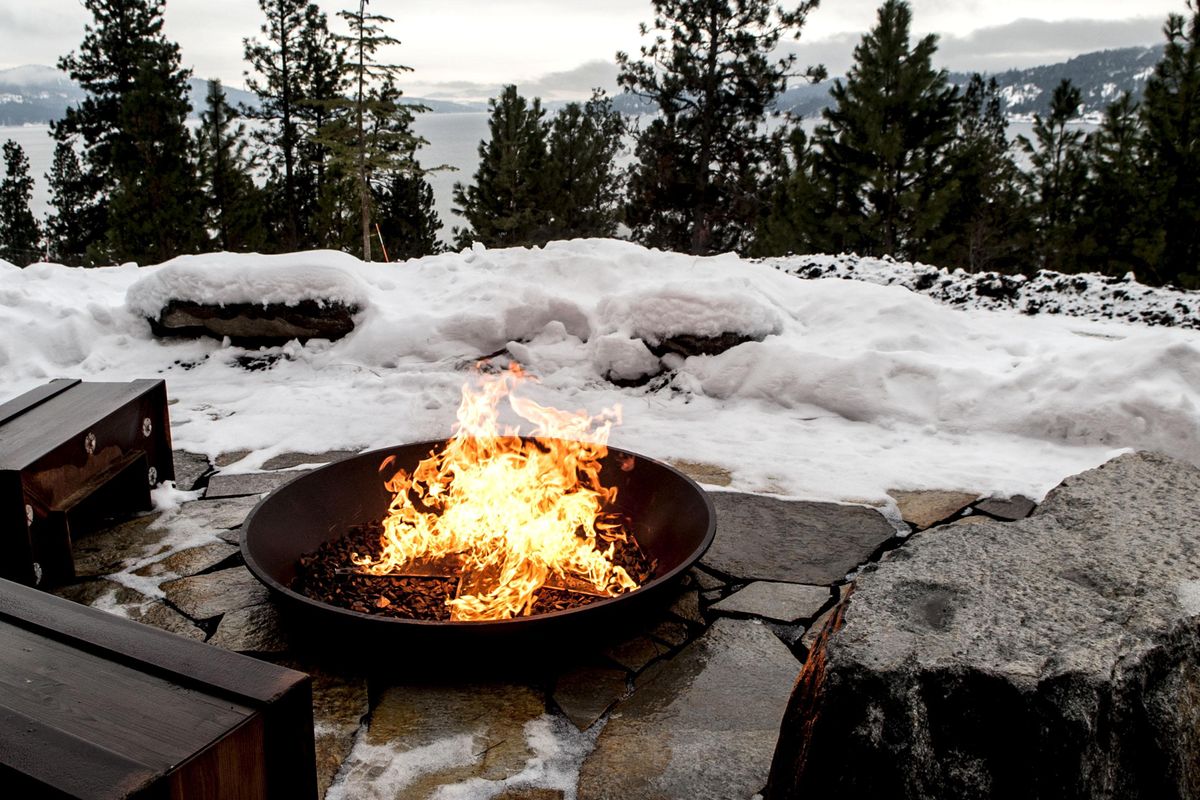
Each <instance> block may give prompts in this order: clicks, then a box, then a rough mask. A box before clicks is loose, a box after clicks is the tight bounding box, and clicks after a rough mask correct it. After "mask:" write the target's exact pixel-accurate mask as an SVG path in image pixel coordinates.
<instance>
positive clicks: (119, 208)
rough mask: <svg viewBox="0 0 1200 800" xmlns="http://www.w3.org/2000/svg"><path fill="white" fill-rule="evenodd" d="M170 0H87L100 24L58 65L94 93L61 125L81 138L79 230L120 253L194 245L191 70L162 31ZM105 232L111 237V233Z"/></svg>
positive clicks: (147, 254) (138, 254) (63, 138)
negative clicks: (188, 122) (85, 226)
mask: <svg viewBox="0 0 1200 800" xmlns="http://www.w3.org/2000/svg"><path fill="white" fill-rule="evenodd" d="M164 5H165V0H84V6H85V7H86V8H87V9H88V11H89V12H91V14H92V18H93V24H92V25H89V26H87V27H86V28H85V33H84V38H83V42H82V44H81V45H80V49H79V51H78V52H77V53H76V52H72V53H71V54H69V55H67V56H65V57H64V58H62V59H60V60H59V68H60V69H62V70H63V71H65V72H67V73H68V74H69V75H70V76H71V78H72V79H74V80H75V81H77V82H78V83H79V85H80V87H81V88H82V89H83V90H84V92H85V93H86V97H85V99H84V100H83V101H82V102H81V103H79V104H78V105H77V106H73V107H71V108H68V109H67V113H66V115H65V116H64V118H63V119H62V120H61V121H59V122H58V123H56V124H55V125H54V126H53V133H54V136H55V138H56V139H57V140H58V141H59V142H69V141H72V140H73V139H74V138H75V137H79V138H80V139H81V140H82V143H83V147H84V164H85V168H84V169H83V170H82V171H81V176H80V182H81V187H80V189H79V191H78V192H77V193H76V194H77V196H78V197H81V198H87V202H88V203H89V204H90V205H93V207H92V208H89V209H87V210H86V213H82V214H81V215H80V217H79V219H80V221H83V222H88V223H91V224H92V225H93V227H92V228H91V229H89V230H86V231H81V232H80V234H79V235H80V237H81V238H82V239H83V240H84V241H87V242H88V244H89V246H90V247H92V248H94V249H97V250H98V251H108V254H109V256H110V257H113V258H117V259H127V258H135V259H138V260H148V259H150V260H164V259H167V258H170V257H172V256H174V255H177V254H178V253H181V252H187V251H189V250H191V249H192V248H193V247H194V246H195V244H196V242H197V240H198V238H199V233H200V229H199V213H198V205H197V195H196V187H195V182H194V170H193V168H192V165H191V163H190V152H189V145H190V139H189V136H188V134H187V129H186V128H185V127H184V120H185V118H186V117H187V114H188V111H189V110H190V106H189V104H188V100H187V89H188V86H187V79H188V75H189V72H188V71H187V70H184V69H182V68H181V67H180V65H179V48H178V46H177V45H176V44H175V43H174V42H171V41H168V40H167V39H166V37H165V36H164V35H163V32H162V24H163V20H162V14H163V7H164ZM102 239H103V241H102Z"/></svg>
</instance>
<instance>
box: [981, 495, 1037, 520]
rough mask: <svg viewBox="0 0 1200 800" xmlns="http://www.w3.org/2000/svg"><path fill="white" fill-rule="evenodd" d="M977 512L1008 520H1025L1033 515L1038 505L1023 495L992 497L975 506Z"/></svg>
mask: <svg viewBox="0 0 1200 800" xmlns="http://www.w3.org/2000/svg"><path fill="white" fill-rule="evenodd" d="M975 508H976V510H978V511H982V512H983V513H984V514H989V515H991V516H993V517H997V518H999V519H1006V520H1014V519H1024V518H1025V517H1028V516H1029V515H1030V514H1032V513H1033V510H1034V509H1035V508H1037V503H1035V502H1033V501H1032V500H1030V499H1029V498H1028V497H1024V496H1022V495H1019V494H1018V495H1015V496H1013V497H1007V498H1003V497H991V498H988V499H987V500H984V501H983V502H981V503H977V504H976V505H975Z"/></svg>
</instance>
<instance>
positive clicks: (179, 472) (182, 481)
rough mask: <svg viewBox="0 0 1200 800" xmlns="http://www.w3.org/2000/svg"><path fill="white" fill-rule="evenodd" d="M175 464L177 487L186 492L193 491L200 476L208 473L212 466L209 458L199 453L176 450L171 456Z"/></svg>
mask: <svg viewBox="0 0 1200 800" xmlns="http://www.w3.org/2000/svg"><path fill="white" fill-rule="evenodd" d="M171 456H172V460H173V461H174V462H175V486H176V487H178V488H180V489H183V490H184V491H191V490H192V488H193V487H195V485H196V481H198V480H199V479H200V476H201V475H203V474H204V473H206V472H208V470H209V467H210V466H211V465H210V464H209V463H208V456H204V455H200V454H199V453H189V452H188V451H187V450H176V451H175V452H173V453H172V454H171Z"/></svg>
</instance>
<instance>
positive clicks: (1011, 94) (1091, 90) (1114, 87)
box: [778, 45, 1163, 118]
mask: <svg viewBox="0 0 1200 800" xmlns="http://www.w3.org/2000/svg"><path fill="white" fill-rule="evenodd" d="M1162 54H1163V48H1162V45H1157V46H1155V47H1124V48H1121V49H1119V50H1100V51H1097V52H1094V53H1084V54H1083V55H1079V56H1075V57H1074V58H1072V59H1069V60H1067V61H1063V62H1060V63H1058V64H1047V65H1045V66H1041V67H1029V68H1027V69H1010V70H1007V71H1005V72H1000V73H996V74H994V75H992V76H989V77H994V78H995V79H996V82H997V83H998V84H999V85H1000V93H1001V95H1002V96H1003V97H1004V98H1005V101H1006V102H1007V108H1006V111H1007V113H1008V115H1009V116H1010V117H1014V118H1022V117H1025V118H1027V117H1031V116H1032V115H1034V114H1045V113H1046V112H1047V111H1048V110H1049V108H1050V95H1051V94H1053V92H1054V87H1055V86H1057V85H1058V84H1059V82H1060V81H1062V79H1063V78H1069V79H1070V81H1071V83H1073V84H1075V86H1077V87H1078V88H1079V90H1080V91H1081V92H1082V94H1083V107H1082V108H1081V110H1080V116H1083V117H1094V116H1098V115H1099V114H1102V113H1103V112H1104V108H1105V106H1107V105H1108V104H1109V103H1111V102H1112V101H1114V100H1116V99H1117V98H1118V97H1119V96H1120V95H1121V93H1122V92H1125V91H1129V92H1132V93H1133V96H1134V98H1135V99H1137V98H1140V97H1141V95H1142V90H1143V89H1144V88H1145V86H1146V79H1147V78H1149V77H1150V75H1151V74H1153V72H1154V66H1155V65H1156V64H1157V63H1158V62H1159V60H1160V59H1161V58H1162ZM970 79H971V73H969V72H951V73H950V81H951V83H955V84H957V85H959V86H965V85H966V84H967V82H968V81H969V80H970ZM832 86H833V81H832V80H828V81H823V82H822V83H818V84H812V85H799V86H794V87H793V88H791V89H788V91H787V93H786V94H784V95H783V97H781V98H780V101H779V103H778V106H779V108H780V110H784V111H789V112H791V113H792V114H795V115H797V116H802V117H813V116H816V115H818V114H820V113H821V110H822V109H824V108H825V107H826V106H828V105H829V104H830V98H829V89H830V88H831V87H832Z"/></svg>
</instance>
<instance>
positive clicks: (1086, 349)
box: [0, 240, 1200, 502]
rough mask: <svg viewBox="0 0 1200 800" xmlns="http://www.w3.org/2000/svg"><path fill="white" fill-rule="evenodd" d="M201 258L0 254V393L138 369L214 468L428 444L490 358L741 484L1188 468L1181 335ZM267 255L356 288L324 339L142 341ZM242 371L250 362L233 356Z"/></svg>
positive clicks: (531, 261)
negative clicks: (39, 259)
mask: <svg viewBox="0 0 1200 800" xmlns="http://www.w3.org/2000/svg"><path fill="white" fill-rule="evenodd" d="M204 258H205V259H206V260H205V261H204V263H205V264H209V265H211V272H209V273H206V272H205V270H203V269H199V268H197V266H198V265H199V264H200V262H197V261H194V260H191V261H189V260H177V261H176V262H175V263H168V264H166V265H161V266H151V267H145V268H138V267H136V266H135V265H132V264H129V265H124V266H119V267H111V268H103V269H90V270H85V269H70V268H67V267H62V266H57V265H50V264H39V265H34V266H31V267H28V268H26V269H17V268H16V267H13V266H11V265H7V264H3V263H0V385H3V386H4V387H5V394H7V395H15V394H17V393H20V392H23V391H26V390H28V389H31V388H33V387H35V386H37V385H40V384H42V383H44V382H45V381H47V380H49V379H51V378H54V377H63V376H73V377H79V378H84V379H86V380H108V381H115V380H120V381H123V380H130V379H133V378H139V377H162V378H165V379H166V380H167V385H168V392H169V394H170V396H171V397H172V399H173V400H174V401H175V402H174V404H173V405H172V406H171V418H172V436H173V438H174V442H175V445H176V446H177V447H180V448H185V449H188V450H193V451H197V452H202V453H208V454H212V455H215V454H217V453H220V452H230V451H234V450H249V451H251V454H250V455H249V456H247V457H246V458H245V459H244V460H243V461H241V462H240V463H239V464H238V465H237V467H236V469H245V470H249V469H254V468H256V467H257V466H259V465H261V464H262V463H263V462H264V461H265V460H266V459H267V458H269V457H271V456H273V455H275V454H278V453H281V452H285V451H302V452H321V451H322V450H327V449H352V448H366V447H379V446H385V445H389V444H396V443H399V442H404V441H417V440H422V439H428V438H437V437H441V436H446V435H448V434H449V433H450V430H451V427H452V425H453V422H454V416H455V408H456V406H457V403H458V398H459V392H460V388H461V386H462V384H463V382H464V381H465V380H467V379H468V378H469V376H470V373H471V367H472V365H473V364H474V363H476V362H477V361H478V360H479V359H481V358H485V357H491V358H492V360H493V363H494V364H503V363H506V362H508V361H511V360H517V361H520V362H521V363H522V364H523V365H524V366H525V367H527V369H528V370H529V372H531V373H532V374H533V375H534V376H536V378H537V382H536V383H534V384H531V385H528V386H526V387H525V388H524V389H522V391H524V392H526V393H527V394H528V396H530V397H531V398H533V399H535V400H537V401H539V402H542V403H545V404H549V405H556V406H559V407H564V408H569V409H581V408H582V409H587V410H589V411H591V412H593V413H595V412H598V411H600V410H602V409H603V408H606V407H609V406H612V405H615V404H619V405H620V406H622V408H623V418H624V424H623V425H622V426H621V427H620V428H618V429H617V430H616V431H615V433H614V436H613V444H615V445H617V446H620V447H626V448H629V449H631V450H634V451H639V452H642V453H645V454H647V455H649V456H652V457H657V458H662V459H686V460H689V461H699V462H706V463H709V464H714V465H717V466H719V467H723V468H724V469H726V470H728V471H729V472H730V473H731V476H732V485H733V487H735V488H739V489H745V490H751V491H760V492H771V493H776V494H780V495H785V496H795V497H808V498H823V499H834V500H857V501H875V502H884V494H885V492H886V491H887V490H888V489H890V488H903V489H917V488H928V487H937V488H943V489H962V490H966V491H972V492H979V493H981V494H982V493H999V494H1010V493H1023V494H1026V495H1029V496H1031V497H1035V498H1037V497H1041V496H1042V495H1043V494H1044V493H1045V492H1046V491H1047V490H1048V489H1049V488H1051V487H1052V486H1053V485H1055V484H1056V483H1058V482H1059V481H1060V480H1061V479H1062V478H1063V477H1064V476H1066V475H1069V474H1072V473H1075V472H1078V471H1080V470H1082V469H1085V468H1089V467H1092V466H1095V465H1097V464H1099V463H1101V462H1103V461H1105V460H1107V459H1108V458H1109V457H1111V456H1112V455H1114V454H1115V453H1116V452H1119V451H1120V450H1122V449H1124V448H1146V449H1153V450H1161V451H1164V452H1167V453H1170V454H1173V455H1175V456H1177V457H1181V458H1184V459H1187V460H1190V461H1192V462H1193V463H1200V377H1198V376H1200V333H1197V332H1196V331H1192V330H1184V329H1181V328H1150V327H1146V326H1144V325H1140V324H1129V323H1117V322H1097V321H1091V320H1086V319H1081V318H1071V317H1063V316H1048V315H1037V316H1030V315H1026V314H1022V313H1019V312H1018V311H1010V310H986V309H983V308H977V307H976V308H969V307H967V306H968V305H970V304H966V303H964V304H962V306H961V307H960V308H952V307H950V306H948V305H946V304H942V303H938V302H935V301H934V300H932V299H930V298H928V297H923V296H921V295H920V294H917V293H915V292H913V291H911V290H909V289H907V288H905V287H903V286H900V285H890V286H888V285H876V284H874V283H870V282H865V281H849V280H822V279H818V280H803V279H799V278H797V277H796V276H795V275H790V274H786V273H785V272H784V271H782V270H780V269H776V268H774V265H772V264H764V263H758V262H752V261H746V260H743V259H739V258H737V257H735V256H732V255H726V256H720V257H715V258H694V257H691V256H685V255H679V254H672V253H662V252H658V251H654V250H647V249H644V248H641V247H638V246H636V245H633V244H629V243H625V242H617V241H610V240H583V241H573V242H555V243H551V244H550V245H548V246H546V247H545V248H543V249H532V250H527V249H507V250H486V249H483V248H481V247H476V248H475V249H471V250H466V251H464V252H461V253H451V254H445V255H441V256H434V257H430V258H424V259H420V260H413V261H409V262H406V263H400V264H364V263H361V262H358V261H357V260H355V259H352V258H349V257H347V256H344V255H342V254H337V253H325V254H322V253H301V254H294V255H291V256H277V257H273V258H272V260H270V261H265V260H264V259H262V257H258V256H242V255H231V254H223V255H212V256H206V257H204ZM189 264H190V266H189ZM288 264H292V265H293V266H295V268H296V270H297V271H298V273H300V274H304V273H305V272H306V271H307V272H313V271H314V270H315V271H316V273H319V274H320V275H322V276H324V277H323V280H325V281H326V285H327V286H332V287H334V288H335V289H338V290H339V291H340V290H342V289H344V290H345V291H348V292H352V293H356V292H362V296H361V298H360V299H361V300H362V303H361V304H360V305H361V310H360V312H359V313H358V316H357V320H356V322H357V327H356V329H355V330H354V331H353V332H352V333H351V334H350V335H349V336H347V337H346V338H344V339H341V340H340V341H337V342H328V341H318V340H313V341H310V342H308V343H307V344H305V345H303V346H302V345H300V344H299V343H298V342H292V343H290V344H289V345H287V346H284V347H279V348H275V349H273V350H269V351H260V352H257V353H254V354H253V355H254V356H255V358H254V359H246V355H247V353H246V351H244V350H242V349H241V348H238V347H234V346H231V345H229V344H227V343H223V342H219V341H215V340H203V341H191V340H172V341H165V340H164V341H160V340H158V339H155V338H154V337H153V336H152V334H151V332H150V327H149V325H148V324H147V322H146V319H145V317H144V312H145V311H146V305H147V303H149V304H150V305H153V302H150V300H148V298H151V297H155V298H157V299H158V300H161V299H162V298H163V297H165V296H166V295H162V294H159V292H161V291H162V290H163V289H164V287H171V286H186V291H187V292H188V293H189V294H190V295H191V296H193V297H196V296H199V297H208V298H209V299H210V300H211V301H213V302H216V301H218V300H219V299H220V298H222V297H225V298H234V297H240V298H260V299H261V298H264V297H266V296H267V292H268V291H269V290H271V289H272V287H273V286H274V284H275V283H276V282H278V280H279V275H278V270H281V269H286V268H287V266H288ZM264 265H267V266H266V267H264ZM268 267H269V268H268ZM858 268H862V265H860V267H856V269H858ZM173 274H174V275H173ZM181 275H182V277H181ZM339 287H340V288H339ZM289 291H290V290H289ZM285 294H286V292H285ZM297 297H299V295H297ZM292 299H297V298H292ZM284 301H285V302H286V301H287V298H286V297H285V298H284ZM714 331H723V332H727V333H736V334H741V335H742V336H750V337H761V341H749V342H746V343H743V344H739V345H737V346H734V347H732V348H731V349H728V350H726V351H725V352H723V353H721V354H719V355H700V356H692V357H688V358H684V357H681V356H679V355H675V354H670V353H668V354H667V355H665V356H663V357H661V358H659V357H657V356H655V355H653V354H652V353H651V349H652V348H653V343H654V342H655V341H656V340H657V341H661V340H662V339H663V338H665V337H669V336H673V335H677V334H679V333H681V332H691V333H696V334H698V335H707V334H710V333H712V332H714ZM248 360H253V361H255V362H256V363H257V364H259V365H262V364H268V363H269V364H271V366H270V367H269V368H267V369H260V370H247V369H245V368H243V366H241V364H245V363H247V361H248ZM612 378H617V379H618V383H620V384H621V385H617V384H615V383H613V382H612V380H611V379H612ZM629 378H633V380H628V379H629ZM630 383H635V384H638V385H632V386H631V385H629V384H630Z"/></svg>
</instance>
